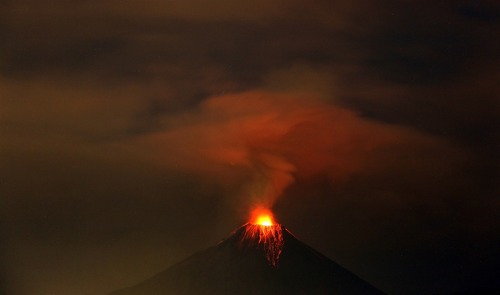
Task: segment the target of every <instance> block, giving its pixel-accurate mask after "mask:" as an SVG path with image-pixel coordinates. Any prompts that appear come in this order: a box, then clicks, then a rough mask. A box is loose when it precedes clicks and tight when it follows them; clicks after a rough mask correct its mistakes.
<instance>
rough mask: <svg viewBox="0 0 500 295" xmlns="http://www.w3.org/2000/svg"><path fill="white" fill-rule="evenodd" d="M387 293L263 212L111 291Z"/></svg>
mask: <svg viewBox="0 0 500 295" xmlns="http://www.w3.org/2000/svg"><path fill="white" fill-rule="evenodd" d="M167 294H169V295H201V294H203V295H215V294H217V295H223V294H232V295H234V294H256V295H257V294H259V295H267V294H280V295H281V294H283V295H284V294H287V295H294V294H297V295H298V294H310V295H314V294H318V295H319V294H345V295H368V294H370V295H371V294H373V295H375V294H384V293H383V292H381V291H379V290H377V289H376V288H374V287H372V286H371V285H369V284H368V283H366V282H365V281H363V280H362V279H360V278H358V277H357V276H356V275H354V274H352V273H351V272H349V271H348V270H346V269H345V268H343V267H341V266H339V265H338V264H336V263H335V262H333V261H332V260H330V259H329V258H327V257H325V256H324V255H322V254H320V253H318V252H317V251H315V250H314V249H312V248H311V247H309V246H307V245H306V244H304V243H303V242H301V241H299V240H298V239H297V238H295V237H294V236H293V235H292V234H291V233H290V232H289V231H288V230H287V229H286V228H285V227H284V226H283V225H281V224H277V223H274V221H273V220H272V217H268V216H264V217H262V216H261V217H259V218H257V219H256V220H254V221H253V222H250V223H247V224H245V225H243V226H242V227H240V228H238V229H236V230H235V231H234V232H233V233H232V234H231V235H230V236H229V237H228V238H227V239H225V240H223V241H221V242H220V243H219V244H218V245H216V246H213V247H211V248H208V249H206V250H204V251H201V252H198V253H196V254H194V255H193V256H191V257H189V258H187V259H185V260H184V261H181V262H179V263H177V264H175V265H173V266H172V267H170V268H168V269H166V270H164V271H162V272H160V273H158V274H157V275H155V276H154V277H152V278H150V279H148V280H146V281H144V282H142V283H139V284H138V285H135V286H133V287H130V288H125V289H122V290H118V291H115V292H113V293H111V294H110V295H167Z"/></svg>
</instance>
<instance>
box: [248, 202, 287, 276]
mask: <svg viewBox="0 0 500 295" xmlns="http://www.w3.org/2000/svg"><path fill="white" fill-rule="evenodd" d="M242 228H243V229H244V230H243V233H242V235H241V238H240V247H248V246H251V247H257V248H258V249H262V250H263V251H264V254H265V256H266V258H267V261H268V263H269V264H270V265H272V266H274V267H277V266H278V262H279V257H280V255H281V251H282V249H283V243H284V242H283V227H282V225H280V224H277V223H276V222H275V221H274V217H273V214H272V213H271V211H269V210H266V209H257V210H255V211H254V212H253V214H252V218H251V221H250V222H249V223H247V224H245V225H243V227H242Z"/></svg>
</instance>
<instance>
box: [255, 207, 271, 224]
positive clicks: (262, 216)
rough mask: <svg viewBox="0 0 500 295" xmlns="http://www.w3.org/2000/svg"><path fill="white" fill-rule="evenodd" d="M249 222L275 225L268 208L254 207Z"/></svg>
mask: <svg viewBox="0 0 500 295" xmlns="http://www.w3.org/2000/svg"><path fill="white" fill-rule="evenodd" d="M250 223H251V224H255V225H261V226H272V225H275V224H276V222H275V221H274V216H273V213H272V212H271V211H270V210H268V209H255V210H254V211H253V212H252V216H251V219H250Z"/></svg>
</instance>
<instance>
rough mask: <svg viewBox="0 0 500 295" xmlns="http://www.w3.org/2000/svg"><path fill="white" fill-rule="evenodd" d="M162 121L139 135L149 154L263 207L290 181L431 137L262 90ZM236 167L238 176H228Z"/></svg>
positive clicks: (349, 170)
mask: <svg viewBox="0 0 500 295" xmlns="http://www.w3.org/2000/svg"><path fill="white" fill-rule="evenodd" d="M166 124H167V125H168V128H167V130H166V131H164V132H160V133H156V134H153V135H150V136H147V137H145V138H142V140H143V142H145V143H147V145H148V146H149V148H151V147H155V148H154V149H155V150H156V152H155V157H159V159H160V161H162V162H164V163H165V164H166V165H172V166H173V167H176V168H181V169H184V170H186V171H190V172H194V173H200V174H201V175H202V176H205V177H215V178H218V179H219V180H221V181H222V182H231V181H235V180H236V181H240V182H243V183H246V188H245V189H244V191H243V192H241V197H242V198H243V199H244V200H245V201H243V204H245V205H261V206H262V205H263V206H268V207H269V206H272V204H273V203H274V202H275V201H276V199H277V198H278V197H279V196H280V195H282V194H283V192H284V190H285V189H286V188H287V187H288V186H289V185H290V184H292V183H293V182H294V181H295V180H296V179H304V178H309V177H313V176H318V175H322V176H327V177H328V178H330V179H332V180H333V181H334V182H335V181H343V180H345V179H346V178H348V177H349V176H350V175H352V174H353V173H356V172H359V171H361V170H362V169H363V168H367V167H368V165H369V163H370V162H371V161H373V160H375V159H374V158H375V157H379V156H380V155H379V153H381V152H383V151H384V150H385V151H387V150H389V151H390V150H394V149H397V148H398V147H399V148H401V146H403V145H406V146H407V145H412V144H413V145H416V146H417V147H416V148H417V149H418V147H419V146H420V145H422V144H423V143H424V142H426V141H432V140H431V139H429V138H427V139H426V138H425V137H424V136H422V135H419V134H418V133H416V132H414V131H411V130H410V129H405V128H401V127H395V126H391V125H387V124H383V123H379V122H376V121H372V120H368V119H365V118H362V117H360V116H359V115H357V114H356V113H354V112H353V111H351V110H348V109H345V108H342V107H339V106H335V105H332V104H328V103H326V102H324V101H322V100H319V99H316V98H315V97H314V96H312V95H310V96H308V95H306V94H304V95H302V96H300V95H292V94H280V93H272V92H265V91H252V92H245V93H239V94H228V95H223V96H215V97H212V98H210V99H208V100H206V101H204V102H203V103H202V104H201V105H200V106H199V107H198V108H197V109H196V110H194V111H190V112H187V113H182V114H180V115H178V116H176V117H173V118H170V119H169V120H168V122H166ZM242 171H243V175H244V177H243V178H241V177H240V178H238V179H234V178H232V177H231V174H238V173H241V172H242ZM231 179H233V180H231ZM244 186H245V185H244ZM256 203H257V204H256Z"/></svg>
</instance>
